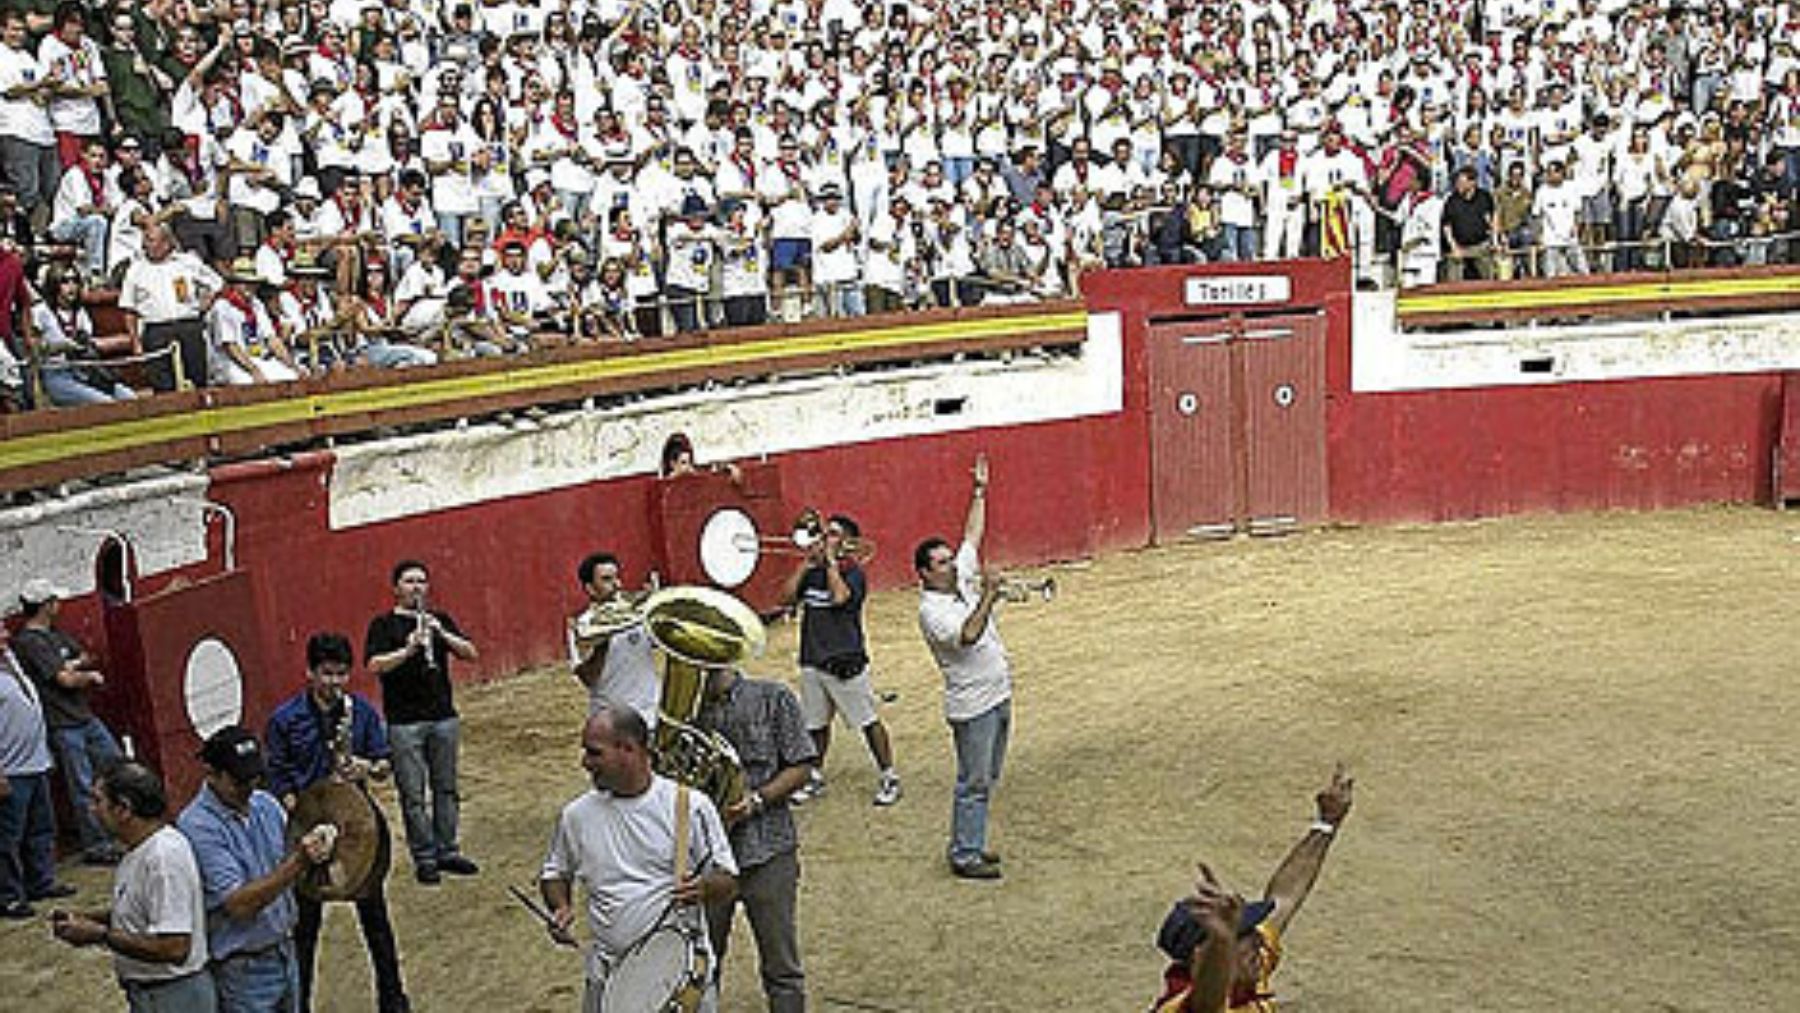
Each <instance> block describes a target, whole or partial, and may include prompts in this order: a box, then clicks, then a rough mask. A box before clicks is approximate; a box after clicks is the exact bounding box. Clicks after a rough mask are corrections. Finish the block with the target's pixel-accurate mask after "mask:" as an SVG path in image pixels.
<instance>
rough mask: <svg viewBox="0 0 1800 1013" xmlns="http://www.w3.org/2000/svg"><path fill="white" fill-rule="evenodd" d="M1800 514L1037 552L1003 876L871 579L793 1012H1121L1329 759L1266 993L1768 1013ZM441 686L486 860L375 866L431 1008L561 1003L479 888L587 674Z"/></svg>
mask: <svg viewBox="0 0 1800 1013" xmlns="http://www.w3.org/2000/svg"><path fill="white" fill-rule="evenodd" d="M996 481H997V482H999V481H1004V476H1003V475H1001V476H997V478H996ZM996 522H997V523H1004V519H1003V518H996ZM1797 535H1800V526H1797V525H1796V523H1795V522H1794V521H1793V520H1792V519H1791V518H1789V517H1786V516H1783V515H1779V514H1774V513H1770V512H1766V511H1761V510H1751V509H1696V510H1687V511H1679V512H1672V513H1663V514H1624V513H1614V514H1602V515H1594V516H1580V517H1566V518H1534V519H1530V520H1516V519H1515V520H1500V521H1485V522H1479V523H1468V524H1453V525H1446V526H1437V527H1392V528H1381V529H1336V530H1321V531H1316V532H1312V533H1308V534H1305V535H1301V536H1296V537H1292V538H1288V539H1282V540H1274V541H1248V540H1239V541H1235V542H1231V543H1227V544H1205V545H1193V546H1186V547H1178V548H1171V549H1157V550H1151V551H1143V552H1128V553H1121V554H1109V555H1107V556H1104V557H1103V558H1101V559H1098V560H1096V561H1094V562H1092V563H1091V564H1089V563H1080V564H1075V565H1070V566H1059V567H1056V568H1054V569H1053V570H1052V572H1054V573H1056V574H1057V576H1058V577H1059V580H1060V583H1061V587H1062V588H1063V593H1062V594H1061V595H1060V596H1059V597H1058V599H1057V600H1056V601H1055V602H1053V603H1050V604H1048V605H1030V606H1023V607H1018V608H1015V609H1012V610H1010V611H1008V613H1007V614H1006V615H1005V617H1004V620H1003V621H1004V629H1005V634H1006V636H1007V638H1008V642H1009V644H1010V645H1011V647H1012V649H1013V651H1014V654H1015V657H1016V660H1017V667H1018V671H1019V683H1018V684H1019V690H1018V699H1017V712H1016V715H1017V716H1016V721H1017V733H1016V738H1015V743H1014V751H1013V755H1012V757H1011V758H1010V760H1011V761H1012V762H1013V766H1012V769H1011V771H1010V773H1009V774H1008V775H1007V778H1006V780H1005V781H1004V782H1003V787H1002V790H1001V793H1000V795H999V800H998V802H997V808H996V817H995V818H996V824H997V829H996V834H997V844H998V846H999V847H1001V848H1002V849H1004V851H1005V853H1006V855H1007V862H1008V865H1009V870H1008V873H1009V874H1008V878H1007V879H1006V880H1005V881H1004V882H1002V883H999V884H983V883H966V882H960V881H956V880H952V879H950V878H949V877H948V876H946V875H944V873H943V868H942V853H941V848H942V833H943V827H944V823H945V820H946V818H947V808H948V792H949V786H948V780H949V777H950V773H951V771H950V763H949V754H948V736H947V734H946V732H945V730H944V727H943V724H942V721H941V718H940V714H939V703H938V690H937V676H936V674H935V672H934V670H933V669H932V667H931V665H930V662H929V659H928V658H927V657H926V655H925V652H924V649H923V647H922V646H921V644H920V643H919V641H918V638H917V635H916V632H915V629H914V625H913V613H914V601H915V596H914V595H913V594H912V593H911V592H908V591H904V590H895V591H890V592H886V593H883V594H880V595H878V596H876V598H875V599H874V601H873V603H872V606H871V609H870V613H869V620H870V621H869V628H870V631H871V636H872V639H873V653H874V656H875V657H876V659H877V665H878V667H879V671H880V677H879V682H880V684H881V686H882V687H883V688H884V689H886V690H889V691H892V692H895V693H897V694H898V699H897V701H895V702H894V703H893V704H891V705H889V706H888V708H887V709H886V718H887V721H888V723H889V725H890V727H891V728H892V730H893V732H894V735H895V742H896V750H897V752H898V755H899V757H900V762H901V765H902V767H903V770H904V772H905V774H906V775H907V777H908V782H907V796H906V798H905V799H904V800H903V801H902V802H901V803H900V804H899V805H898V806H896V807H894V808H893V809H890V810H878V809H875V808H873V807H871V806H870V805H869V804H868V800H867V789H868V788H869V787H870V784H869V782H870V780H871V774H870V772H869V768H868V764H867V761H866V758H865V757H864V756H862V755H860V753H859V752H858V751H856V750H852V749H848V748H840V749H839V750H837V751H834V753H833V754H832V757H831V761H830V772H831V774H832V777H833V780H834V781H835V782H836V784H834V785H833V794H829V795H827V796H826V797H825V798H824V799H821V800H820V801H819V802H818V803H816V804H815V805H814V806H812V807H811V808H808V809H806V810H805V811H804V813H803V815H802V817H801V820H800V825H801V834H802V849H803V855H804V862H805V872H804V876H803V886H802V906H801V924H802V940H803V945H804V952H805V954H806V957H807V960H808V971H809V978H808V980H809V984H810V986H811V988H812V997H813V1001H814V1008H816V1009H820V1010H836V1009H848V1010H902V1011H927V1010H929V1011H939V1010H1003V1009H1019V1008H1037V1009H1058V1010H1100V1009H1108V1010H1135V1009H1142V1008H1144V1007H1145V1005H1147V1003H1148V1001H1149V998H1150V997H1151V995H1152V994H1153V992H1154V990H1155V988H1156V986H1157V983H1158V976H1159V974H1160V972H1161V963H1160V961H1159V958H1158V957H1157V955H1156V953H1155V951H1154V949H1153V948H1152V946H1151V945H1150V940H1151V936H1152V933H1153V932H1154V929H1155V924H1156V921H1157V919H1158V918H1159V917H1160V915H1161V912H1162V910H1163V907H1164V905H1165V904H1166V903H1167V901H1168V899H1169V898H1170V897H1171V896H1173V895H1174V894H1175V893H1177V892H1179V891H1180V890H1182V889H1183V888H1184V886H1185V884H1186V882H1187V877H1188V870H1189V868H1190V866H1191V864H1192V862H1193V860H1195V859H1196V858H1202V857H1204V858H1206V859H1207V860H1209V861H1210V862H1212V863H1213V864H1214V866H1215V868H1217V869H1218V870H1219V872H1220V874H1221V876H1224V877H1227V878H1228V880H1229V881H1230V882H1233V883H1236V884H1240V885H1243V886H1245V887H1251V886H1259V885H1260V882H1261V880H1262V878H1263V877H1264V876H1266V875H1267V873H1268V871H1269V870H1270V869H1271V868H1272V867H1273V865H1274V863H1275V862H1276V861H1277V860H1278V859H1279V858H1280V856H1281V855H1282V854H1283V853H1284V851H1285V849H1286V848H1287V847H1288V846H1289V845H1290V844H1291V843H1292V841H1293V840H1294V839H1295V838H1297V837H1298V835H1299V834H1300V832H1301V831H1302V830H1303V829H1304V827H1305V825H1306V821H1307V819H1309V818H1310V801H1309V797H1310V793H1311V792H1312V791H1313V790H1315V789H1316V788H1317V787H1318V786H1319V785H1320V784H1322V783H1323V777H1324V776H1325V774H1326V773H1327V772H1328V771H1329V769H1330V766H1331V764H1332V762H1333V761H1334V760H1337V759H1343V760H1346V761H1347V762H1348V763H1350V764H1351V765H1352V766H1353V768H1354V770H1355V773H1356V775H1357V778H1358V785H1357V787H1358V796H1357V807H1356V810H1355V812H1354V813H1353V814H1352V816H1351V818H1350V820H1349V821H1348V823H1347V825H1346V827H1345V831H1344V837H1343V840H1342V841H1341V842H1340V843H1339V844H1338V846H1337V847H1336V848H1335V849H1334V852H1333V854H1332V858H1331V860H1330V864H1329V865H1328V866H1327V868H1326V871H1325V873H1324V875H1323V877H1322V879H1321V883H1320V886H1319V888H1318V890H1317V891H1316V892H1315V894H1314V896H1313V898H1312V899H1311V900H1310V901H1309V902H1308V904H1307V905H1306V908H1305V909H1304V911H1303V913H1302V914H1301V916H1300V918H1299V919H1298V921H1297V922H1296V928H1295V930H1294V932H1293V933H1292V936H1291V941H1290V947H1291V949H1290V952H1289V955H1288V958H1287V963H1286V965H1285V968H1284V970H1283V972H1282V974H1281V976H1280V978H1279V979H1278V980H1279V981H1280V982H1281V983H1282V986H1283V987H1282V989H1281V991H1282V994H1283V995H1284V996H1285V997H1286V998H1287V999H1288V1000H1289V1002H1290V1005H1289V1008H1293V1009H1303V1010H1332V1011H1404V1010H1441V1009H1467V1010H1516V1009H1520V1008H1524V1007H1526V1006H1536V1005H1543V1004H1551V1005H1580V1006H1584V1007H1589V1008H1597V1009H1620V1010H1628V1009H1672V1010H1674V1009H1678V1010H1733V1009H1770V1010H1773V1009H1783V1008H1787V1007H1789V1006H1790V1005H1791V1004H1792V1003H1793V1002H1795V1001H1796V997H1800V975H1797V972H1796V971H1795V969H1794V967H1793V964H1792V961H1790V960H1788V959H1787V957H1788V955H1789V954H1790V953H1791V951H1792V948H1793V944H1794V935H1793V918H1792V915H1791V912H1792V910H1793V908H1794V907H1795V905H1796V903H1797V902H1800V896H1797V895H1796V888H1795V886H1794V881H1793V877H1792V876H1790V875H1788V874H1787V872H1786V871H1785V869H1786V865H1787V864H1788V859H1789V857H1790V852H1791V843H1792V841H1793V839H1794V834H1795V831H1796V823H1797V821H1800V814H1797V812H1796V809H1795V805H1794V800H1793V792H1792V784H1793V778H1794V773H1795V770H1794V752H1793V749H1792V746H1791V742H1790V739H1791V729H1790V727H1789V726H1790V725H1791V720H1792V715H1793V714H1794V713H1795V708H1796V705H1800V688H1796V687H1797V684H1796V682H1795V680H1794V679H1793V678H1792V677H1791V672H1790V671H1789V669H1790V662H1789V655H1790V653H1791V652H1790V651H1789V650H1788V641H1789V638H1790V632H1791V626H1792V624H1791V621H1790V616H1789V606H1788V599H1789V595H1788V591H1789V590H1790V588H1791V585H1792V583H1793V579H1794V575H1795V572H1796V566H1797V563H1796V559H1797V558H1800V557H1796V553H1797V552H1800V544H1797V543H1796V542H1795V538H1796V536H1797ZM792 643H793V636H792V628H791V627H790V626H782V627H780V628H778V630H777V632H776V634H775V636H774V637H773V640H772V643H771V648H770V651H769V654H768V655H767V656H766V657H765V658H764V659H763V660H762V661H760V662H758V663H756V664H754V665H753V666H752V670H753V671H755V672H757V673H759V674H766V675H771V676H777V677H790V672H789V667H790V666H789V663H788V660H787V659H788V658H789V657H790V656H791V655H790V651H791V648H792ZM360 688H362V689H365V690H366V689H368V687H367V685H363V686H361V687H360ZM464 700H465V706H464V715H465V721H466V723H467V726H468V727H469V729H470V732H469V737H468V741H467V744H466V747H465V763H464V767H465V772H466V784H467V786H468V787H467V795H468V797H467V799H466V802H465V814H466V822H467V843H468V847H469V849H470V851H471V852H472V853H474V854H478V855H480V856H481V857H482V858H483V859H484V860H485V862H486V863H487V866H486V871H484V874H483V876H481V877H480V878H478V879H475V880H472V881H468V882H462V883H455V884H451V885H449V886H447V887H445V888H441V889H439V890H438V891H436V892H424V891H422V890H420V889H418V888H415V887H413V886H412V885H411V884H410V883H404V882H401V881H400V878H399V876H398V875H396V878H395V882H394V883H393V885H392V886H391V887H390V897H391V901H392V904H393V906H394V910H395V918H396V923H397V926H398V932H399V936H400V939H401V942H402V947H403V959H404V963H405V968H406V972H407V976H408V981H409V985H410V986H411V988H412V991H413V996H414V1001H415V1003H416V1004H417V1006H418V1008H420V1009H426V1010H439V1009H495V1010H500V1009H505V1010H561V1009H567V1008H570V1007H571V1005H572V1004H573V1002H574V998H575V996H576V990H577V987H578V981H579V968H578V966H577V964H576V962H575V961H574V960H573V958H571V957H570V956H569V955H568V954H567V952H566V951H559V950H556V949H555V948H553V947H552V946H550V945H549V944H548V942H547V941H546V940H545V939H544V938H543V936H542V934H541V932H539V931H538V930H537V928H536V927H535V925H534V924H533V923H532V922H531V921H530V920H529V917H528V916H526V915H525V914H524V913H523V912H522V911H521V910H519V909H518V908H517V906H516V905H514V904H513V903H512V902H511V901H510V899H509V898H508V897H507V896H506V894H505V893H504V891H503V890H502V884H503V883H509V882H510V883H518V884H521V885H523V884H526V883H528V881H529V880H530V879H531V878H532V876H533V874H534V872H535V869H536V863H537V861H538V859H539V857H540V856H541V852H542V850H543V845H544V840H545V837H546V835H547V833H548V829H549V826H550V823H551V819H552V817H553V815H554V809H555V807H556V805H557V804H558V802H559V801H560V800H562V799H563V798H565V797H568V796H572V795H573V794H574V793H576V792H577V791H579V790H580V788H581V787H582V784H583V781H582V777H581V773H580V771H579V769H578V768H577V765H576V762H577V759H578V753H577V750H576V728H577V725H578V722H579V717H580V714H581V710H582V698H581V695H580V692H579V690H578V688H577V687H576V686H575V685H574V683H573V681H572V680H571V679H570V678H569V677H568V675H567V672H566V670H565V669H560V668H548V669H540V670H535V671H532V672H530V673H527V674H525V675H523V676H521V677H520V678H516V679H511V680H507V681H504V682H501V683H497V684H494V685H488V686H483V687H480V688H478V689H475V690H471V691H468V692H467V693H466V694H465V696H464ZM384 801H385V802H386V803H387V804H388V806H389V808H390V809H392V803H393V800H392V797H391V793H390V794H389V795H388V796H387V797H386V798H385V799H384ZM76 881H77V882H78V883H79V884H80V885H81V886H82V887H83V889H84V891H86V890H90V889H91V890H99V889H101V888H102V886H101V885H102V883H103V882H104V874H103V873H95V872H92V871H88V870H83V871H82V872H81V873H78V874H77V879H76ZM447 926H454V928H447ZM740 928H742V926H740ZM0 932H3V933H4V935H0V939H3V940H4V942H3V943H0V980H4V981H5V982H6V983H7V992H8V995H9V998H8V1005H9V1006H11V1007H13V1008H17V1009H34V1010H46V1011H48V1010H87V1009H95V1008H106V1007H107V1006H109V1005H110V1004H111V1003H112V1002H113V1000H114V996H113V985H112V982H111V981H110V979H109V977H108V975H107V974H106V972H105V969H104V967H103V966H102V962H101V961H100V960H98V959H95V958H93V957H92V956H91V955H88V954H76V953H72V952H70V951H68V950H66V948H62V947H58V946H53V945H52V944H51V942H50V940H49V939H48V934H47V932H45V931H44V930H43V929H42V927H41V926H36V925H31V926H8V927H6V928H5V929H3V930H0ZM323 953H324V962H323V964H322V970H321V978H322V980H323V982H324V983H325V985H324V991H323V992H322V994H321V997H322V999H323V1000H324V1001H323V1002H322V1003H321V1006H320V1008H321V1009H334V1010H335V1009H357V1008H362V1007H364V1006H365V1005H366V999H364V998H363V997H364V996H366V995H367V994H368V983H367V967H366V962H365V960H364V958H363V957H362V954H361V952H360V947H359V945H358V941H357V939H356V937H355V924H354V920H353V919H351V918H349V917H347V912H336V913H334V914H333V916H332V917H331V919H330V921H329V924H328V926H327V932H326V937H325V941H324V943H323ZM751 966H752V964H751V961H750V960H749V958H748V956H747V954H746V953H744V952H738V953H735V954H734V956H733V957H732V958H731V961H730V964H729V972H728V974H727V976H726V984H725V992H724V995H725V1001H724V1004H723V1006H722V1008H723V1009H725V1010H730V1011H750V1010H754V1009H758V1008H760V996H759V995H758V993H757V991H756V986H755V983H754V977H753V974H752V973H751Z"/></svg>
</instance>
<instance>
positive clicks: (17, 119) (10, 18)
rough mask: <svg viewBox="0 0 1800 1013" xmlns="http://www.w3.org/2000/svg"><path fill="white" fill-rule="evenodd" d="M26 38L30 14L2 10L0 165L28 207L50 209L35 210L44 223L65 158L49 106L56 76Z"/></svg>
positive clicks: (0, 22)
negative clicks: (49, 75)
mask: <svg viewBox="0 0 1800 1013" xmlns="http://www.w3.org/2000/svg"><path fill="white" fill-rule="evenodd" d="M26 44H27V37H26V33H25V15H24V14H22V13H20V12H18V11H9V12H7V13H6V14H4V15H0V170H4V172H5V174H6V181H7V183H9V184H10V185H11V186H12V188H13V190H14V191H15V192H17V193H18V195H19V205H20V206H21V207H23V208H24V209H25V211H26V212H27V213H31V212H36V211H38V209H39V208H42V209H44V210H43V211H42V212H40V213H39V214H37V215H34V217H35V218H37V220H38V221H39V223H41V222H42V220H43V218H44V217H45V216H47V215H48V212H49V207H50V204H51V202H52V201H54V200H55V199H56V185H57V181H58V180H59V179H60V178H61V176H62V163H61V162H60V161H59V160H58V159H57V157H56V131H55V129H54V128H52V127H51V125H50V114H49V112H48V111H47V109H46V106H47V105H48V103H49V101H50V95H51V94H52V91H53V89H54V87H55V82H54V81H51V80H50V79H48V78H46V77H45V76H44V73H43V69H42V68H41V67H40V66H39V65H38V60H37V57H36V56H33V55H32V53H31V51H30V50H29V49H27V48H26Z"/></svg>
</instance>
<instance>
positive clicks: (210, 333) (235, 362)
mask: <svg viewBox="0 0 1800 1013" xmlns="http://www.w3.org/2000/svg"><path fill="white" fill-rule="evenodd" d="M226 282H227V283H228V284H227V285H226V288H225V290H224V291H223V292H221V293H219V298H218V299H217V300H215V301H214V302H213V304H212V309H210V310H208V311H207V314H206V331H207V339H208V342H209V344H210V346H211V350H212V355H211V364H212V381H213V383H215V384H230V385H232V386H234V387H235V386H245V385H248V384H258V383H280V382H283V381H287V380H297V379H299V378H300V368H299V366H298V365H297V364H296V363H295V362H294V358H293V355H292V354H291V353H290V352H289V351H288V348H287V343H286V342H284V341H282V340H281V333H280V331H279V330H278V329H277V328H276V326H275V318H274V317H272V316H270V315H269V309H268V307H267V306H265V305H263V300H262V297H261V293H260V292H259V291H258V289H259V287H263V286H262V283H261V281H260V279H259V278H258V277H257V274H256V265H255V263H254V262H251V261H245V260H240V261H238V262H237V263H235V264H233V265H232V269H231V274H230V275H229V276H227V278H226Z"/></svg>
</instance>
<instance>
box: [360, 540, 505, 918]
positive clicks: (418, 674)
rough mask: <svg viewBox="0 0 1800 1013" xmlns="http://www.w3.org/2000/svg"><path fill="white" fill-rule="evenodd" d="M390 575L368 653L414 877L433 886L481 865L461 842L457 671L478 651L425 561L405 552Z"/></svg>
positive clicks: (368, 640) (365, 647)
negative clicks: (453, 671) (434, 604)
mask: <svg viewBox="0 0 1800 1013" xmlns="http://www.w3.org/2000/svg"><path fill="white" fill-rule="evenodd" d="M391 576H392V580H393V589H394V606H393V608H391V609H389V610H388V611H386V612H383V613H381V614H380V615H377V616H376V617H375V618H373V619H371V620H369V632H368V636H367V638H366V639H365V640H364V642H363V657H364V659H365V663H366V664H367V665H368V668H369V672H370V673H371V674H373V675H375V676H376V677H377V678H379V679H380V680H381V708H382V711H383V712H384V713H385V714H386V716H387V720H388V738H389V740H390V743H391V745H392V747H393V751H394V783H395V786H396V787H397V788H398V789H399V791H400V811H401V813H402V814H403V815H404V817H405V824H406V847H407V850H408V851H409V852H411V853H412V863H413V878H415V879H417V880H418V881H419V882H420V883H421V884H424V885H427V886H431V885H435V884H437V883H438V882H440V881H441V880H442V878H443V874H444V873H450V874H451V875H456V876H473V875H474V874H475V873H477V872H479V871H480V869H479V868H478V867H477V866H476V864H475V863H474V862H473V861H471V860H470V859H469V858H468V856H466V855H464V854H463V853H462V849H461V847H460V846H459V844H458V842H457V816H458V808H459V806H460V805H461V801H460V799H459V797H458V795H457V789H456V754H457V747H458V739H459V733H460V726H459V725H458V722H457V717H456V703H455V700H454V699H453V697H452V689H451V687H452V685H453V682H452V680H451V678H450V664H451V660H452V659H456V660H460V661H474V660H475V659H476V657H478V652H477V651H476V648H475V643H474V641H472V640H470V639H469V638H468V636H467V635H465V634H464V633H463V631H462V629H461V627H459V626H457V625H456V620H455V619H453V618H452V617H451V616H450V613H448V612H445V611H443V610H442V609H433V608H431V607H430V604H429V595H430V591H431V574H430V571H429V570H427V569H426V567H425V564H424V563H421V562H419V561H418V560H413V559H407V560H402V561H401V562H399V563H396V564H395V565H394V569H393V572H392V575H391Z"/></svg>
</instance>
